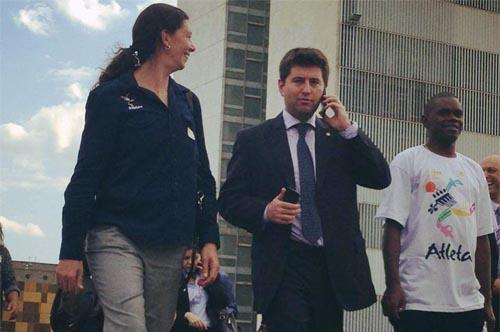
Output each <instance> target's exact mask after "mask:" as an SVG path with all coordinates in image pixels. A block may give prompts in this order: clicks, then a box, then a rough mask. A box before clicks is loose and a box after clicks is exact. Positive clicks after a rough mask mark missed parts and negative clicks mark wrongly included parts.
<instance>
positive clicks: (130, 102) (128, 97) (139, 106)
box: [120, 94, 144, 111]
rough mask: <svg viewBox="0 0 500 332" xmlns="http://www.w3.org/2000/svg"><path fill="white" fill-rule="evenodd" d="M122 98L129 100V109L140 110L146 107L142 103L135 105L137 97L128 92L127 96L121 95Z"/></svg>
mask: <svg viewBox="0 0 500 332" xmlns="http://www.w3.org/2000/svg"><path fill="white" fill-rule="evenodd" d="M120 98H121V99H123V100H125V101H126V102H127V104H128V109H129V110H131V111H135V110H140V109H141V108H143V107H144V106H142V105H134V102H135V99H134V98H132V97H130V96H129V95H128V94H126V95H125V96H120Z"/></svg>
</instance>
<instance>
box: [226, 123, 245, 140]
mask: <svg viewBox="0 0 500 332" xmlns="http://www.w3.org/2000/svg"><path fill="white" fill-rule="evenodd" d="M240 129H241V123H234V122H228V121H224V124H223V126H222V139H223V140H224V141H232V142H234V141H235V140H236V133H237V132H238V131H239V130H240Z"/></svg>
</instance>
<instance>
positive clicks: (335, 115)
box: [319, 90, 351, 131]
mask: <svg viewBox="0 0 500 332" xmlns="http://www.w3.org/2000/svg"><path fill="white" fill-rule="evenodd" d="M321 105H322V108H321V111H320V112H319V114H320V115H321V116H322V118H323V120H324V121H325V122H326V123H327V124H328V125H329V126H330V127H332V128H333V129H336V130H338V131H343V130H346V129H347V128H349V127H350V126H351V121H350V120H349V116H348V114H347V112H346V110H345V107H344V105H343V104H342V103H341V102H340V100H339V99H338V98H337V97H336V96H328V95H327V94H326V90H325V91H324V92H323V96H322V97H321Z"/></svg>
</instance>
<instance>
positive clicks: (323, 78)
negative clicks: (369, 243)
mask: <svg viewBox="0 0 500 332" xmlns="http://www.w3.org/2000/svg"><path fill="white" fill-rule="evenodd" d="M328 74H329V67H328V61H327V59H326V57H325V56H324V54H323V53H322V52H321V51H320V50H317V49H312V48H296V49H292V50H290V51H289V52H288V53H287V54H286V55H285V57H284V58H283V59H282V60H281V63H280V79H279V82H278V85H279V91H280V93H281V95H282V96H283V98H284V104H285V111H284V112H283V113H281V114H280V115H278V116H277V117H276V118H274V119H271V120H268V121H266V122H264V123H262V124H260V125H258V126H255V127H252V128H249V129H246V130H242V131H240V132H239V133H238V136H237V139H236V142H235V145H234V150H233V157H232V159H231V161H230V162H229V165H228V171H227V179H226V182H225V183H224V185H223V186H222V188H221V191H220V197H219V205H220V213H221V215H222V216H223V217H224V218H225V219H226V220H227V221H228V222H230V223H232V224H234V225H236V226H239V227H242V228H244V229H246V230H248V231H249V232H251V233H253V244H252V281H253V290H254V305H255V309H256V310H257V312H260V313H262V314H263V316H264V317H263V319H264V322H265V323H266V324H267V326H268V328H269V331H270V332H276V331H286V332H295V331H297V332H307V331H309V332H312V331H325V332H332V331H342V320H343V309H346V310H357V309H362V308H365V307H368V306H370V305H371V304H373V303H374V302H375V300H376V298H375V292H374V288H373V284H372V281H371V276H370V268H369V265H368V259H367V256H366V252H365V241H364V239H363V237H362V234H361V231H360V227H359V220H358V210H357V201H356V185H358V184H359V185H362V186H365V187H369V188H375V189H382V188H384V187H386V186H388V185H389V183H390V173H389V168H388V165H387V163H386V161H385V159H384V157H383V156H382V154H381V153H380V151H379V150H378V149H377V147H375V145H374V144H373V143H372V142H371V141H370V140H369V139H368V137H366V135H365V134H364V133H363V132H362V131H361V130H360V129H359V128H358V126H357V124H356V123H353V122H351V121H350V120H349V117H348V114H347V113H346V111H345V108H344V106H343V105H342V103H341V102H340V101H339V100H338V98H337V97H335V96H329V95H326V94H325V88H326V84H327V82H328ZM320 103H321V104H322V105H323V107H324V108H331V109H332V110H333V111H334V113H335V114H334V115H333V116H331V117H329V116H327V115H325V116H324V117H323V119H319V118H316V117H315V116H314V113H315V111H316V109H317V108H318V106H319V104H320ZM285 187H289V188H294V189H295V190H296V191H298V192H299V193H300V202H299V204H293V203H289V202H285V201H284V200H283V199H284V197H285Z"/></svg>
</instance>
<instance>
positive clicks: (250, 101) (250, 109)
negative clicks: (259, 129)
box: [245, 96, 262, 119]
mask: <svg viewBox="0 0 500 332" xmlns="http://www.w3.org/2000/svg"><path fill="white" fill-rule="evenodd" d="M261 113H262V108H261V106H260V98H255V97H248V96H247V97H245V117H247V118H254V119H260V115H261Z"/></svg>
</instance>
